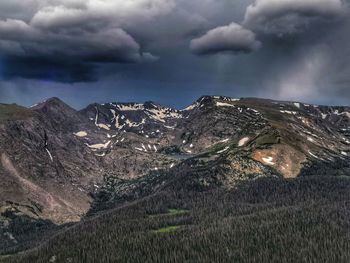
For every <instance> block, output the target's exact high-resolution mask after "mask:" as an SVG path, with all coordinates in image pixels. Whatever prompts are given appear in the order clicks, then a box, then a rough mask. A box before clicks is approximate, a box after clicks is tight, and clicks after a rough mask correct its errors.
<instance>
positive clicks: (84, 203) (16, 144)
mask: <svg viewBox="0 0 350 263" xmlns="http://www.w3.org/2000/svg"><path fill="white" fill-rule="evenodd" d="M0 158H1V160H0V253H1V254H3V255H4V257H3V258H1V257H0V262H1V260H4V262H96V261H94V257H95V256H96V257H97V258H100V260H101V262H137V261H138V260H137V259H139V260H140V262H174V260H175V261H177V262H184V260H186V259H188V262H198V258H197V257H196V256H198V255H199V254H200V255H203V251H200V250H201V249H200V248H197V250H196V248H195V246H196V245H195V243H194V242H193V240H192V239H191V240H192V241H189V240H187V239H186V238H185V237H184V236H183V235H184V234H183V233H184V230H183V229H182V228H186V227H191V229H192V230H193V229H194V230H193V231H194V233H195V234H194V237H193V239H197V240H202V242H204V243H205V246H204V247H207V246H209V245H210V244H211V245H213V244H215V242H216V244H221V242H224V241H223V240H225V238H223V239H221V238H220V240H216V238H217V236H216V235H214V233H218V232H220V235H221V236H224V237H225V236H226V235H225V230H224V226H225V224H226V223H227V222H231V221H230V218H231V217H232V220H238V221H237V222H236V221H235V222H236V223H235V224H238V223H240V224H244V223H245V222H250V221H252V223H251V224H252V225H250V226H249V229H250V230H251V229H255V231H257V232H254V233H255V234H256V233H260V232H259V231H258V230H257V229H258V226H259V227H261V225H264V224H263V223H261V222H260V223H259V225H254V224H255V223H253V221H254V220H255V219H254V217H256V214H255V213H257V212H259V213H262V214H259V217H258V219H256V220H257V221H254V222H258V221H259V220H263V219H262V218H270V219H271V218H278V217H279V216H280V214H278V213H276V211H277V209H281V206H283V207H284V206H286V205H287V204H289V205H290V206H293V209H292V210H283V211H282V212H283V213H282V214H283V215H284V216H285V217H286V218H288V220H296V221H297V219H298V217H297V215H300V214H299V213H298V211H295V210H294V208H295V209H296V210H298V208H296V207H298V206H299V205H300V204H302V205H301V206H304V204H305V202H306V201H307V203H308V207H309V206H310V207H312V209H314V210H312V211H313V212H314V211H317V213H318V214H317V213H316V212H315V213H316V214H317V215H319V213H321V212H322V213H324V210H322V208H323V207H324V205H325V202H326V201H325V200H327V202H326V203H327V204H329V202H331V203H332V204H334V202H336V203H337V206H332V207H333V208H334V209H335V207H336V208H337V209H338V203H339V202H340V200H343V201H344V200H348V199H345V197H344V196H346V198H347V195H348V194H347V193H348V192H347V190H350V185H349V183H348V182H347V179H346V178H347V177H348V176H349V175H350V107H342V106H339V107H337V106H321V105H311V104H305V103H301V102H285V101H274V100H266V99H257V98H240V99H236V98H230V97H224V96H203V97H201V98H200V99H198V100H197V101H196V102H194V103H193V104H192V105H190V106H188V107H187V108H185V109H182V110H177V109H172V108H169V107H165V106H162V105H159V104H157V103H154V102H145V103H118V102H112V103H105V104H97V103H95V104H91V105H89V106H88V107H86V108H85V109H82V110H79V111H77V110H75V109H73V108H71V107H70V106H68V105H67V104H65V103H64V102H62V101H61V100H60V99H58V98H51V99H48V100H46V101H43V102H41V103H38V104H36V105H33V106H32V107H29V108H26V107H22V106H18V105H15V104H11V105H10V104H0ZM345 190H346V191H345ZM341 197H342V198H343V199H338V198H341ZM305 199H307V200H305ZM349 199H350V198H349ZM320 200H321V201H322V202H321V201H320ZM349 201H350V200H349ZM293 202H296V203H293ZM318 202H321V204H322V206H321V205H320V206H317V205H316V204H318ZM344 202H345V201H344ZM259 203H260V205H259ZM292 203H293V204H292ZM243 204H244V205H243ZM278 204H279V205H278ZM276 206H277V207H278V208H276ZM314 207H316V208H314ZM340 207H342V206H340ZM219 208H220V209H221V210H219ZM272 208H273V210H271V209H272ZM261 209H263V211H265V212H266V211H269V213H272V215H270V216H271V217H267V216H266V214H263V212H261V211H262V210H261ZM337 209H336V212H337V213H343V212H344V211H343V210H342V209H340V210H339V209H338V210H337ZM291 211H292V212H291ZM320 211H321V212H320ZM329 211H333V210H327V213H328V212H329ZM346 211H347V210H346ZM304 212H305V211H304V210H303V213H304ZM313 212H312V213H313ZM333 212H334V211H333ZM300 213H301V212H300ZM310 213H311V212H310ZM247 215H252V216H251V217H247V218H242V217H244V216H247ZM213 218H216V220H215V227H216V228H215V227H214V226H213V225H211V224H209V223H208V222H214V221H212V219H213ZM219 218H220V220H218V219H219ZM305 218H309V220H311V221H313V220H316V219H315V217H314V214H313V216H312V217H311V218H310V217H308V216H307V217H302V221H303V220H304V219H305ZM320 218H321V219H320ZM323 218H331V217H329V215H328V214H327V215H324V214H322V217H319V220H318V221H317V220H316V221H317V222H323V221H322V220H323ZM270 219H269V220H270ZM140 220H141V221H140ZM142 220H146V221H142ZM164 220H165V221H166V222H165V221H164ZM266 220H267V219H266ZM329 220H330V219H329ZM266 222H270V221H266ZM266 222H265V221H264V223H266ZM279 222H280V221H279ZM325 222H326V221H325ZM327 222H328V221H327ZM270 223H271V222H270ZM294 223H295V222H294ZM342 223H344V222H342ZM266 224H267V223H266ZM296 224H297V223H296ZM339 224H340V223H339ZM344 224H345V223H344ZM106 225H108V227H106ZM142 225H144V226H147V227H148V228H149V229H148V230H147V231H146V232H147V234H145V235H144V236H142V237H141V236H140V232H137V233H136V234H135V232H133V231H136V230H135V229H139V228H140V229H142ZM219 225H220V226H221V227H220V228H219V227H218V226H219ZM306 225H308V223H305V222H304V221H303V224H302V226H301V227H302V228H303V227H305V226H306ZM330 225H332V224H331V223H330ZM102 226H104V227H102ZM194 226H196V227H194ZM283 226H284V225H283ZM333 226H334V224H333ZM147 227H146V228H147ZM100 228H101V229H100ZM110 228H113V229H110ZM204 229H205V230H204ZM243 229H245V228H243ZM140 231H141V230H140ZM142 231H144V230H142ZM196 231H197V232H196ZM210 231H212V232H210ZM230 231H236V232H234V233H235V234H237V235H239V234H242V233H240V232H239V231H241V230H239V229H234V227H232V229H231V228H230ZM247 231H248V230H247ZM288 231H290V232H291V233H290V235H292V234H294V233H296V232H297V231H296V232H293V231H295V229H288ZM288 231H286V232H285V233H289V232H288ZM310 231H311V230H310ZM315 231H316V230H315ZM90 232H91V233H90ZM81 233H84V234H81ZM93 233H94V234H93ZM101 233H104V234H103V237H102V236H99V237H98V240H100V241H101V242H102V241H103V244H104V246H105V245H106V244H110V246H112V245H113V246H116V245H117V243H113V242H122V241H120V240H123V242H122V243H120V244H119V243H118V249H116V251H118V250H119V249H124V250H123V251H128V250H129V249H136V248H137V252H135V253H134V254H133V255H132V256H130V255H129V254H128V259H126V258H123V256H122V255H120V253H117V252H115V254H114V253H112V252H111V253H109V252H108V253H106V255H107V256H108V258H107V256H106V258H104V259H102V258H101V256H102V255H100V254H99V253H98V252H96V247H95V246H94V247H92V248H90V249H89V246H88V245H87V246H86V248H85V249H81V246H79V244H80V245H81V244H82V243H81V242H83V241H82V240H86V239H87V240H88V239H91V238H95V237H96V236H98V235H102V234H101ZM108 233H117V234H116V236H117V237H118V240H119V241H113V242H111V239H113V240H114V238H115V236H110V235H109V234H108ZM159 233H161V234H162V235H164V234H165V235H167V234H169V235H170V237H169V236H160V237H159ZM181 233H182V234H181ZM203 233H205V234H203ZM232 233H233V232H232ZM249 233H250V232H249ZM312 233H313V237H317V236H318V235H320V233H318V232H317V233H316V232H312ZM315 233H316V234H315ZM245 234H247V233H245ZM255 234H253V233H250V234H249V235H248V236H249V237H250V238H251V239H254V238H255V239H256V242H258V241H259V240H260V239H259V238H262V236H259V235H258V234H257V235H255ZM270 234H271V233H270ZM333 234H334V233H333V232H332V234H330V235H329V237H330V239H331V237H332V236H333ZM89 235H91V236H89ZM171 235H174V236H171ZM271 235H272V234H271ZM322 235H323V234H322ZM344 235H345V234H344ZM154 236H156V237H154ZM204 236H205V237H204ZM272 236H273V235H272ZM325 236H327V234H326V235H325ZM171 237H173V238H174V240H177V243H176V244H177V245H176V244H175V243H174V244H173V243H169V244H172V245H169V248H168V247H166V248H164V249H162V250H161V249H159V251H157V249H156V250H155V252H154V253H153V254H152V252H149V250H146V248H144V246H146V245H144V244H145V243H147V244H152V247H153V246H154V245H156V244H157V245H158V247H161V246H160V244H164V242H165V243H166V242H171V241H170V240H169V239H170V238H171ZM227 238H230V237H227ZM208 240H210V242H209V241H208ZM303 240H304V239H303ZM338 241H339V240H338ZM346 241H347V239H346V238H345V237H344V240H341V245H339V243H336V244H334V247H335V248H336V247H342V245H344V246H345V244H346ZM79 242H80V243H79ZM84 242H85V241H84ZM181 242H184V244H188V247H190V248H191V250H189V251H187V250H186V249H184V248H182V249H181V251H182V252H181V253H180V252H179V253H178V254H176V253H175V254H170V250H171V249H173V250H174V251H178V250H176V249H177V248H178V247H177V246H179V244H181ZM186 242H187V243H186ZM206 242H209V243H206ZM211 242H212V243H211ZM225 242H226V241H225ZM225 242H224V243H222V244H221V245H220V247H221V248H222V249H223V251H226V252H227V251H228V250H227V248H226V245H227V243H225ZM232 242H234V241H232ZM242 242H243V241H242ZM274 242H277V241H276V240H274ZM339 242H340V241H339ZM204 243H203V244H204ZM282 243H283V242H282ZM300 243H302V242H300ZM72 244H77V247H76V249H75V250H74V251H73V250H72V251H70V249H69V247H70V246H71V245H72ZM84 244H85V243H84ZM166 244H168V243H166ZM316 244H318V243H317V242H316ZM284 245H285V247H288V244H287V243H286V244H284ZM300 245H301V244H300ZM323 245H325V244H323V243H322V244H319V246H320V247H322V246H323ZM96 246H97V245H96ZM106 246H107V247H106V248H105V249H106V250H105V251H112V250H113V248H112V247H108V245H106ZM267 246H268V245H267ZM281 246H282V245H281ZM320 247H319V248H320ZM141 248H142V249H145V250H144V251H143V250H142V249H141ZM170 248H171V249H170ZM283 248H284V247H283ZM148 249H149V248H148ZM225 249H226V250H225ZM218 250H220V249H218ZM273 250H274V248H273V247H268V248H265V250H264V249H263V248H261V251H260V250H259V251H260V252H261V253H262V254H256V255H255V254H254V253H251V252H250V254H249V253H248V252H249V251H247V253H248V254H249V255H250V256H251V257H252V258H250V259H251V260H253V261H254V260H258V259H259V257H260V256H262V257H263V258H264V259H266V260H267V259H268V258H269V255H270V254H264V253H268V252H266V251H273ZM23 251H25V252H23ZM67 251H68V252H67ZM142 251H143V252H142ZM145 251H148V253H149V255H148V256H146V258H143V259H142V260H141V257H142V255H143V256H145V253H146V252H145ZM179 251H180V250H179ZM195 251H197V252H195ZM223 251H220V253H219V254H215V253H216V252H215V250H213V252H212V253H208V254H206V257H203V260H202V261H200V262H213V260H214V261H215V258H216V259H223V261H225V260H227V261H229V260H234V259H236V260H238V261H241V260H240V259H242V258H241V257H244V255H243V254H244V252H242V253H243V254H239V255H238V254H234V253H233V252H232V253H231V252H230V253H229V252H227V253H226V252H223ZM255 251H258V250H256V248H255ZM262 251H265V252H262ZM19 252H20V253H19ZM18 253H19V254H18ZM142 253H144V254H142ZM196 253H197V254H196ZM222 253H223V254H222ZM225 253H226V254H225ZM285 253H292V252H289V251H288V252H285ZM305 253H306V252H305ZM117 254H118V255H117ZM146 254H147V253H146ZM321 254H322V253H321ZM5 255H7V256H5ZM9 255H14V256H9ZM18 255H20V256H18ZM160 255H162V256H163V258H160ZM218 255H221V256H219V257H218ZM254 255H255V256H256V258H255V257H254ZM293 255H294V254H293ZM293 255H292V254H291V255H290V256H293ZM331 255H333V254H331ZM164 256H165V258H164ZM270 256H271V255H270ZM294 256H295V255H294ZM296 256H300V257H302V256H303V258H304V259H305V258H306V259H307V258H308V255H307V254H306V255H305V254H303V253H301V254H300V255H296ZM320 256H325V255H320ZM217 257H218V258H217ZM77 259H79V260H81V261H78V260H77ZM84 259H85V260H84ZM162 259H163V260H164V261H162ZM245 259H246V260H247V262H252V261H250V260H248V259H249V258H247V257H245ZM270 259H271V258H270ZM321 259H322V258H321ZM328 259H329V260H330V259H331V258H327V260H328ZM337 259H338V258H337ZM342 259H345V258H340V261H342ZM128 260H130V261H128ZM243 261H244V260H243ZM273 261H274V258H272V259H271V261H270V262H273ZM340 261H338V262H340ZM231 262H232V261H231ZM276 262H277V261H276ZM344 262H345V261H344Z"/></svg>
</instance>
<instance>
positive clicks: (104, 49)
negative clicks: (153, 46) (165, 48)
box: [0, 0, 173, 81]
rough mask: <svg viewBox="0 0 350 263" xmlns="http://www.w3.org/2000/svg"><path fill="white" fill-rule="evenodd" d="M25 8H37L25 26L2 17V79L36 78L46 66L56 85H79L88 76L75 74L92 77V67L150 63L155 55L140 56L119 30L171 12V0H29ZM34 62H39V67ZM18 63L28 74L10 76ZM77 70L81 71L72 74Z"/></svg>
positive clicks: (142, 53) (136, 46)
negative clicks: (67, 82) (104, 64)
mask: <svg viewBox="0 0 350 263" xmlns="http://www.w3.org/2000/svg"><path fill="white" fill-rule="evenodd" d="M28 5H31V6H32V8H34V7H37V8H38V9H37V10H36V11H35V12H33V13H32V17H31V18H30V19H28V20H27V21H26V19H23V20H21V19H19V18H13V17H12V16H9V17H6V14H4V13H1V16H2V19H1V20H0V55H1V56H2V57H4V58H5V59H4V63H8V64H7V65H5V66H6V67H8V68H10V70H6V71H5V72H4V73H3V74H4V75H5V78H6V77H10V76H14V75H18V76H21V75H22V76H23V77H28V76H31V77H33V78H34V77H36V76H38V77H41V76H42V74H43V73H42V70H43V69H45V68H46V66H47V65H50V66H49V67H48V68H49V69H50V70H49V71H50V72H52V70H51V69H54V68H55V67H57V70H56V72H57V74H54V75H55V76H56V77H55V78H54V79H53V80H55V81H57V80H58V81H59V80H60V79H59V76H62V81H66V80H67V79H74V76H77V81H81V80H84V79H83V78H82V77H83V76H86V75H87V74H76V72H81V71H84V72H92V71H93V69H94V67H95V66H96V65H93V64H92V63H140V62H152V61H155V60H156V59H157V56H154V55H152V54H151V53H149V52H147V51H143V50H142V49H141V46H140V44H139V43H138V42H137V41H136V40H135V39H134V38H133V37H132V36H131V35H130V34H129V33H127V32H126V30H125V29H123V27H131V28H132V27H133V26H136V25H138V26H139V24H140V23H142V22H143V21H147V20H149V19H152V18H154V17H155V16H158V15H162V14H165V13H167V12H169V11H170V10H171V8H172V7H173V3H172V1H171V0H169V1H159V0H136V1H101V0H90V1H80V0H61V1H32V2H28ZM0 6H1V5H0ZM7 8H12V9H13V12H14V13H16V12H15V10H16V8H18V10H17V11H18V12H19V11H20V10H22V9H23V12H25V10H24V9H25V8H24V6H23V5H20V4H18V5H12V6H8V7H7ZM116 10H117V11H118V12H116ZM23 16H25V15H23ZM28 16H30V15H29V13H28ZM13 56H14V57H13ZM21 60H22V61H21ZM9 61H10V62H9ZM14 61H15V62H14ZM38 61H43V63H42V65H41V66H39V64H40V63H38ZM31 62H33V63H34V64H30V63H31ZM51 62H52V63H51ZM18 64H20V65H25V64H26V65H27V67H28V68H30V69H29V70H27V69H25V67H23V66H19V67H18V68H17V71H18V72H15V71H16V67H15V65H18ZM65 64H66V65H65ZM72 65H74V67H72ZM79 67H80V68H82V70H76V69H75V68H79ZM65 68H66V69H65ZM72 69H74V70H72ZM35 70H37V71H38V72H37V74H36V73H35ZM28 71H29V73H28ZM64 71H66V74H64ZM9 72H10V73H11V74H9ZM22 73H23V74H22ZM49 75H50V74H49ZM90 79H91V78H90V77H89V78H87V79H86V80H90Z"/></svg>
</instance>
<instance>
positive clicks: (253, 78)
mask: <svg viewBox="0 0 350 263" xmlns="http://www.w3.org/2000/svg"><path fill="white" fill-rule="evenodd" d="M349 5H350V2H348V0H26V1H23V0H11V1H9V0H0V102H11V103H12V102H16V103H19V104H22V105H26V106H29V105H31V104H34V103H35V102H38V101H41V100H43V99H45V98H48V97H53V96H58V97H60V98H62V99H63V100H65V101H66V102H68V103H69V104H71V105H72V106H74V107H76V108H81V107H83V106H85V105H87V104H88V103H91V102H109V101H146V100H153V101H157V102H160V103H163V104H167V105H169V106H173V107H178V108H181V107H183V106H185V105H187V104H189V103H191V102H192V101H193V100H195V99H197V98H198V97H199V96H201V95H227V96H233V97H248V96H249V97H264V98H273V99H281V100H298V101H305V102H310V103H320V104H343V105H349V104H350V45H349V42H350V7H349Z"/></svg>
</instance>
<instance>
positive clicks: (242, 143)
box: [238, 137, 249, 147]
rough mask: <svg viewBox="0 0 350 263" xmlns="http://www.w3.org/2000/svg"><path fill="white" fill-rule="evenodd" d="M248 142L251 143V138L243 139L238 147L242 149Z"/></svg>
mask: <svg viewBox="0 0 350 263" xmlns="http://www.w3.org/2000/svg"><path fill="white" fill-rule="evenodd" d="M248 141H249V137H244V138H243V139H241V140H240V141H239V142H238V146H239V147H242V146H244V145H245V144H246V143H247V142H248Z"/></svg>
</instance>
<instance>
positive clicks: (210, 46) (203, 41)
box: [190, 23, 261, 55]
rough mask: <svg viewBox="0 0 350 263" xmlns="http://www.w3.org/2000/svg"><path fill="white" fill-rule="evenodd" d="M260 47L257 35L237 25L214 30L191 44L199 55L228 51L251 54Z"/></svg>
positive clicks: (192, 48) (232, 24) (194, 51)
mask: <svg viewBox="0 0 350 263" xmlns="http://www.w3.org/2000/svg"><path fill="white" fill-rule="evenodd" d="M260 47H261V42H260V41H258V40H256V38H255V34H254V33H253V32H252V31H250V30H248V29H245V28H243V27H242V26H240V25H238V24H236V23H231V24H230V25H228V26H221V27H217V28H214V29H212V30H210V31H208V32H207V33H206V34H205V35H203V36H202V37H200V38H197V39H193V40H192V41H191V44H190V48H191V50H192V52H193V53H195V54H197V55H206V54H216V53H221V52H228V51H229V52H235V53H238V52H243V53H250V52H252V51H256V50H257V49H259V48H260Z"/></svg>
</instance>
